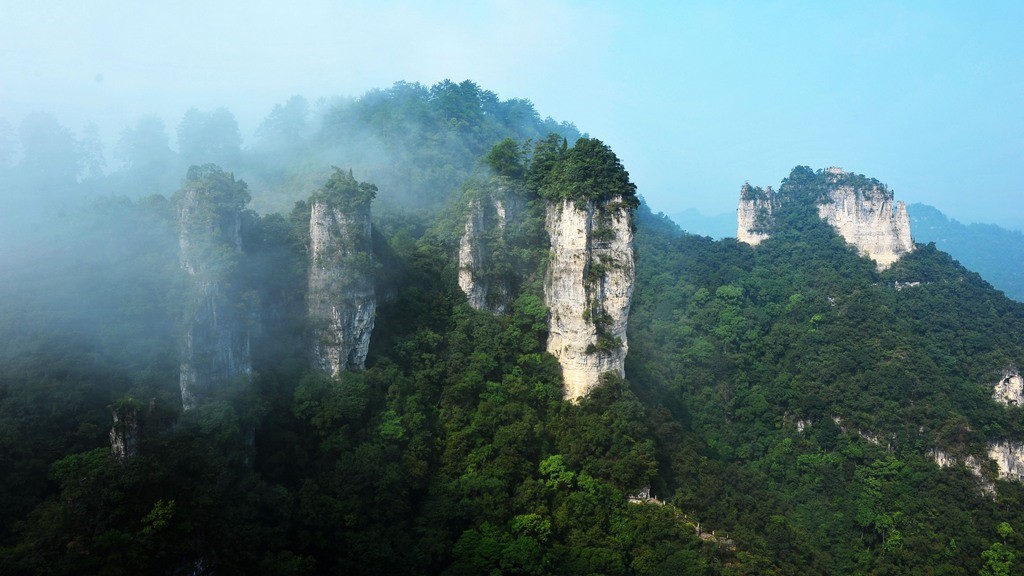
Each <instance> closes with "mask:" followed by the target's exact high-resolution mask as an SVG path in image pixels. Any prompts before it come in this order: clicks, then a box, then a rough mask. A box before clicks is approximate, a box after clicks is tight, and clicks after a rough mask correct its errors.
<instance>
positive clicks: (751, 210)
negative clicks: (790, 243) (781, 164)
mask: <svg viewBox="0 0 1024 576" xmlns="http://www.w3.org/2000/svg"><path fill="white" fill-rule="evenodd" d="M775 202H776V199H775V192H774V191H773V190H772V187H771V186H769V187H768V188H767V189H765V190H762V189H761V188H758V187H753V186H751V185H750V184H744V185H743V186H742V187H741V188H740V206H739V209H738V210H737V218H736V220H737V229H736V239H737V240H739V241H740V242H746V243H747V244H750V245H751V246H757V245H758V244H760V243H761V242H763V241H764V240H767V239H768V231H769V229H770V227H771V222H772V212H773V211H774V210H775Z"/></svg>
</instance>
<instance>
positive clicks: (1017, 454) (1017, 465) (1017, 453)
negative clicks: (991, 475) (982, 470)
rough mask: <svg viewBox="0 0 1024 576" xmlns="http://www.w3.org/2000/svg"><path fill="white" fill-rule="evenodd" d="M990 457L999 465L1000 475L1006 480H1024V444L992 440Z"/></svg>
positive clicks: (989, 446)
mask: <svg viewBox="0 0 1024 576" xmlns="http://www.w3.org/2000/svg"><path fill="white" fill-rule="evenodd" d="M988 457H989V458H991V459H992V460H995V461H996V464H997V465H999V477H1000V478H1003V479H1004V480H1015V481H1017V482H1021V481H1024V444H1013V443H1011V442H990V443H989V445H988Z"/></svg>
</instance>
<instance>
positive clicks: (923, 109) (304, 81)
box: [0, 0, 1024, 229]
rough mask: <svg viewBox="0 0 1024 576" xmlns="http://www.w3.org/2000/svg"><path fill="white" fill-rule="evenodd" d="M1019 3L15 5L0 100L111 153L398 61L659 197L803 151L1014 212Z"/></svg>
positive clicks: (378, 77)
mask: <svg viewBox="0 0 1024 576" xmlns="http://www.w3.org/2000/svg"><path fill="white" fill-rule="evenodd" d="M1022 11H1024V5H1022V4H1021V3H1020V2H1015V1H1003V0H1001V1H995V2H986V3H984V5H983V6H975V5H968V4H962V3H913V4H906V3H896V4H894V3H891V2H881V1H875V0H872V1H868V2H859V3H857V4H856V5H846V4H843V3H819V4H814V5H810V4H807V3H801V2H791V1H785V2H778V3H770V4H763V5H740V4H733V3H722V2H712V1H700V2H686V3H676V2H643V3H638V4H620V3H598V4H595V3H593V2H582V1H577V0H561V1H554V2H549V1H538V0H527V1H524V2H502V1H484V2H472V3H466V2H461V1H442V2H431V3H429V4H421V3H409V2H401V1H392V0H387V1H381V2H376V1H375V2H368V1H363V0H361V1H349V2H344V3H337V2H328V1H324V0H308V1H303V2H300V3H298V4H297V5H296V6H294V7H293V8H289V9H284V8H282V7H281V6H280V5H279V4H276V3H271V2H259V1H257V2H246V3H236V2H217V3H215V4H210V3H208V2H199V1H198V0H186V1H184V2H178V3H174V4H166V5H162V4H151V3H149V4H140V3H133V2H123V1H121V0H100V1H97V2H89V3H88V4H85V3H75V2H66V1H60V2H58V3H57V4H53V3H49V4H47V5H46V6H43V5H37V4H33V3H31V2H7V3H5V6H4V18H2V19H0V54H4V55H5V56H6V57H5V58H2V59H0V118H2V119H5V120H6V121H7V122H8V124H9V126H10V127H11V128H12V129H13V130H15V131H17V130H18V129H20V126H21V124H22V122H23V121H24V120H25V118H26V117H27V116H28V115H29V114H31V113H34V112H47V113H50V114H53V115H55V117H56V119H57V121H58V122H59V123H60V124H62V125H63V126H65V127H67V128H68V129H70V130H72V131H73V132H74V133H75V134H76V135H77V136H82V135H84V130H85V127H86V125H87V124H89V123H95V124H96V125H97V128H98V135H99V137H100V138H101V140H102V141H103V142H104V144H105V146H106V153H107V156H108V163H107V166H108V167H110V168H114V167H115V166H116V161H118V159H117V158H116V157H115V158H111V156H113V154H111V153H112V152H114V151H115V150H116V143H117V140H118V138H119V135H120V133H121V131H122V130H123V129H125V128H126V127H132V126H135V125H136V123H137V122H138V121H139V120H140V119H142V118H143V117H144V116H146V115H148V114H155V115H156V116H158V117H159V118H160V119H161V120H162V121H163V123H164V126H165V127H167V128H168V130H169V132H170V140H169V145H170V147H171V148H172V149H177V145H176V144H175V140H176V138H175V137H176V134H175V127H177V126H178V124H179V123H180V121H181V120H182V118H183V116H184V114H185V112H186V111H187V110H188V109H189V108H190V107H195V108H197V109H198V110H201V111H207V112H209V111H213V110H217V109H219V108H221V107H226V108H227V109H229V110H230V111H231V112H232V113H233V114H234V115H235V116H236V118H237V120H238V123H239V128H240V136H241V138H242V145H243V146H249V145H251V144H252V143H253V140H254V133H255V131H256V130H257V128H258V127H259V125H260V123H261V121H262V120H263V118H264V117H265V116H266V115H267V113H268V112H269V111H270V110H271V108H272V107H273V106H274V105H275V104H278V103H284V102H286V101H287V100H288V98H289V97H291V96H293V95H296V94H300V95H303V96H304V97H305V98H306V99H307V101H308V102H309V105H310V107H311V108H312V109H314V110H315V109H317V108H318V105H317V103H318V102H320V101H321V99H325V100H327V101H329V100H330V99H332V98H336V97H342V98H352V97H357V96H359V95H361V94H363V93H365V92H366V91H368V90H370V89H372V88H379V87H387V86H390V85H392V84H393V83H394V82H395V81H397V80H405V81H408V82H419V83H421V84H424V85H428V86H429V85H432V84H434V83H436V82H439V81H441V80H443V79H445V78H450V79H452V80H455V81H459V80H461V79H465V78H471V79H473V80H474V81H476V82H478V83H480V84H481V85H484V86H487V88H488V89H489V90H492V91H494V92H495V93H497V94H498V95H499V96H500V97H501V98H503V99H510V98H529V99H531V100H532V101H533V103H534V104H535V105H536V108H537V110H538V112H539V113H540V114H541V115H542V117H544V116H551V117H554V118H559V119H564V118H569V119H571V120H572V121H573V122H575V123H577V124H578V125H580V126H586V130H587V131H589V132H591V133H593V134H600V135H601V137H602V140H603V141H605V142H607V143H608V144H610V145H611V146H612V147H613V148H614V149H615V150H616V151H617V153H618V154H619V156H620V157H621V158H622V159H623V161H624V162H625V164H626V165H628V166H629V167H630V173H631V175H632V177H633V179H634V181H635V182H636V183H637V185H638V187H639V189H640V190H641V193H642V194H643V195H644V197H645V198H646V199H647V201H648V202H649V203H650V204H651V206H652V208H653V209H654V210H656V211H663V212H665V213H667V214H674V213H677V212H680V211H682V210H684V209H687V208H695V209H698V210H700V211H701V212H703V213H704V214H722V213H727V212H732V210H733V209H734V206H733V201H734V195H735V189H736V186H737V183H742V182H743V181H744V180H750V181H752V182H762V183H766V184H767V183H772V182H776V181H777V179H778V178H779V175H781V174H786V173H787V171H788V170H789V169H790V168H792V166H793V165H795V164H799V163H802V164H807V165H810V166H830V165H839V166H846V167H850V168H851V169H856V170H858V171H859V172H863V173H866V174H873V175H879V176H881V177H884V179H885V181H886V182H887V183H888V184H889V185H890V186H891V187H892V188H893V189H894V190H896V191H897V192H898V193H899V194H900V195H901V197H903V198H904V199H905V200H906V201H907V202H908V203H913V202H923V203H927V204H930V205H933V206H936V207H938V208H939V209H941V210H942V211H943V212H945V213H947V214H950V215H953V216H954V217H955V218H957V219H958V220H960V221H962V222H993V223H996V224H999V225H1001V226H1005V227H1008V228H1014V229H1020V224H1019V223H1020V222H1024V212H1022V210H1024V208H1022V207H1021V203H1020V202H1019V191H1018V190H1017V189H1016V188H1015V187H1014V185H1013V182H1015V181H1016V174H1015V167H1016V166H1017V165H1018V164H1019V159H1020V158H1021V157H1024V141H1022V140H1021V136H1020V135H1021V134H1022V133H1024V125H1022V123H1024V119H1022V117H1021V115H1020V114H1018V113H1017V111H1018V108H1019V106H1018V105H1019V102H1020V101H1022V100H1024V78H1022V77H1021V75H1019V74H1014V73H1012V72H1010V71H1014V70H1020V69H1022V68H1024V54H1022V51H1021V50H1020V49H1019V44H1020V42H1019V38H1018V30H1017V26H1016V23H1018V22H1020V21H1022V20H1024V12H1022ZM341 30H344V32H343V33H341V32H340V31H341ZM982 102H983V103H984V104H980V103H982ZM0 147H2V146H0ZM179 151H180V150H179ZM2 161H3V158H2V157H0V162H2Z"/></svg>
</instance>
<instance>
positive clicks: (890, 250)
mask: <svg viewBox="0 0 1024 576" xmlns="http://www.w3.org/2000/svg"><path fill="white" fill-rule="evenodd" d="M816 178H819V180H818V182H819V183H823V184H824V188H825V191H824V193H822V194H820V195H819V197H818V198H817V200H815V203H816V206H817V209H818V216H819V217H820V218H821V219H823V220H825V221H826V222H828V223H829V225H830V226H832V228H833V229H835V231H836V232H837V233H838V234H839V235H840V236H842V237H843V238H844V239H845V240H846V241H847V242H848V243H850V244H852V245H854V246H856V247H857V250H858V251H859V252H860V253H861V254H862V255H863V256H867V257H868V258H871V259H872V260H874V261H875V265H876V266H877V267H878V269H879V270H885V269H886V268H889V267H890V266H892V265H893V264H894V263H895V262H896V261H897V260H899V259H900V257H901V256H903V255H904V254H907V253H909V252H911V251H913V249H914V242H913V239H912V238H911V234H910V217H909V216H908V214H907V208H906V205H905V204H904V203H903V202H896V203H895V207H894V204H893V194H892V191H891V190H889V189H888V188H886V187H885V185H882V184H878V183H877V181H875V180H867V179H865V178H863V177H862V176H855V175H852V174H849V173H847V172H844V171H843V170H842V169H840V168H826V169H825V170H823V171H819V172H818V173H817V176H816ZM822 181H823V182H822ZM791 201H793V200H792V198H790V197H789V196H788V195H787V194H786V189H785V187H783V190H782V191H781V192H780V193H779V194H775V193H773V192H772V189H771V188H768V189H767V190H761V189H760V188H755V187H751V186H750V185H749V184H744V185H743V187H742V188H741V189H740V203H739V208H738V211H737V231H736V238H737V239H738V240H739V241H741V242H746V243H747V244H750V245H752V246H756V245H758V244H760V243H761V242H763V241H764V240H766V239H767V238H768V237H769V236H770V235H771V232H772V229H773V226H774V225H775V222H774V221H775V213H776V212H777V211H778V210H780V209H781V208H782V207H783V206H784V204H786V203H787V202H791Z"/></svg>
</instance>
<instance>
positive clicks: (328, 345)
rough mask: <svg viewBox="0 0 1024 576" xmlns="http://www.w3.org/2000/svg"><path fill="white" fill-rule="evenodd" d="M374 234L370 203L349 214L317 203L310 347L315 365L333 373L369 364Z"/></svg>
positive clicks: (312, 229) (313, 219) (373, 306)
mask: <svg viewBox="0 0 1024 576" xmlns="http://www.w3.org/2000/svg"><path fill="white" fill-rule="evenodd" d="M370 234H371V227H370V209H369V205H368V204H367V205H366V206H364V207H361V208H358V209H355V210H352V211H351V212H350V213H345V212H344V211H342V209H341V208H339V207H336V206H332V205H330V204H329V203H327V202H325V201H323V200H316V201H314V202H313V204H312V207H311V210H310V218H309V237H310V266H309V278H308V292H307V296H306V305H307V312H308V314H309V318H310V321H311V323H312V326H313V329H312V343H311V351H310V352H311V356H312V360H313V364H314V365H315V366H316V367H317V368H318V369H320V370H322V371H323V372H325V373H327V374H330V375H332V376H337V375H338V374H339V373H340V372H342V371H344V370H362V369H363V368H364V367H365V363H366V353H367V351H368V350H369V347H370V335H371V333H372V332H373V323H374V316H375V314H376V310H377V300H376V296H375V294H374V286H373V274H372V269H373V256H372V250H371V246H372V244H371V242H372V240H371V235H370Z"/></svg>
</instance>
